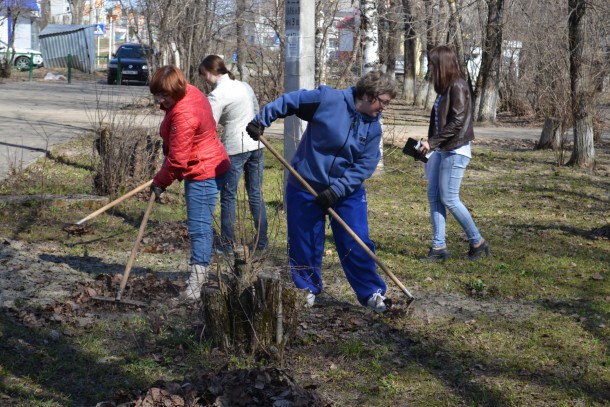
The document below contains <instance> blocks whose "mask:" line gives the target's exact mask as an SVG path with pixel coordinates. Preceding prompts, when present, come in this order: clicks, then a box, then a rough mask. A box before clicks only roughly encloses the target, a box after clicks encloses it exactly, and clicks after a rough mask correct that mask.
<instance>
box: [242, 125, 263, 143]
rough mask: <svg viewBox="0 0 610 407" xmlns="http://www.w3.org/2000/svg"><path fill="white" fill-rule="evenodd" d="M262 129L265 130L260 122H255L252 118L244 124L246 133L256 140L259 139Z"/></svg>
mask: <svg viewBox="0 0 610 407" xmlns="http://www.w3.org/2000/svg"><path fill="white" fill-rule="evenodd" d="M264 131H265V128H264V127H263V126H261V125H260V124H258V123H257V122H255V121H254V120H252V121H251V122H250V123H248V125H247V126H246V133H248V135H249V136H250V138H251V139H252V140H254V141H258V140H259V139H260V137H261V136H262V135H263V132H264Z"/></svg>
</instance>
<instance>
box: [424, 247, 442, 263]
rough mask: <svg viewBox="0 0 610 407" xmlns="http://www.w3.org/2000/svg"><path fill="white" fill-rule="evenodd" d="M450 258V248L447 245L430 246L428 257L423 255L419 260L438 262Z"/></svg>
mask: <svg viewBox="0 0 610 407" xmlns="http://www.w3.org/2000/svg"><path fill="white" fill-rule="evenodd" d="M448 258H449V250H447V248H446V247H443V248H442V249H435V248H434V247H431V248H430V251H429V252H428V256H427V257H422V258H421V259H419V261H426V262H437V261H447V259H448Z"/></svg>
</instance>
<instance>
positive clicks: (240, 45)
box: [235, 0, 249, 81]
mask: <svg viewBox="0 0 610 407" xmlns="http://www.w3.org/2000/svg"><path fill="white" fill-rule="evenodd" d="M236 7H237V8H236V14H235V34H236V36H237V71H238V72H239V79H240V80H242V81H246V80H248V76H249V75H248V69H247V68H246V55H247V51H246V34H245V29H244V24H245V23H246V21H245V19H244V13H245V11H246V0H237V3H236Z"/></svg>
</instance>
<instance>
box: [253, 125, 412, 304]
mask: <svg viewBox="0 0 610 407" xmlns="http://www.w3.org/2000/svg"><path fill="white" fill-rule="evenodd" d="M259 140H260V142H261V143H263V144H264V145H265V147H267V148H268V149H269V152H270V153H271V154H273V155H274V156H275V158H277V159H278V160H279V161H280V162H281V163H282V165H283V166H284V167H286V169H287V170H288V171H290V173H291V174H292V175H294V177H295V178H296V179H298V180H299V182H300V183H301V184H302V185H303V186H304V187H305V189H307V191H308V192H309V193H310V194H312V195H313V196H314V197H316V196H318V193H317V192H316V191H315V189H313V188H312V187H311V186H310V185H309V183H308V182H307V181H306V180H305V179H304V178H303V177H301V175H300V174H299V173H298V172H297V171H296V170H295V169H294V168H292V166H291V165H290V164H289V163H288V161H286V159H285V158H284V157H282V156H281V155H280V154H279V153H278V152H277V151H276V150H275V149H274V148H273V146H271V145H270V144H269V142H268V141H267V139H265V137H264V136H262V135H261V136H260V137H259ZM328 213H329V214H330V216H331V217H332V218H333V219H334V220H335V221H337V222H338V223H339V225H341V227H343V229H345V231H346V232H347V233H348V234H349V235H350V236H351V237H352V238H354V240H355V241H356V242H357V243H358V244H359V245H360V247H362V249H363V250H364V251H365V252H366V254H368V255H369V256H370V257H371V259H373V260H374V261H375V263H377V265H378V266H379V267H380V268H381V269H382V270H383V271H384V273H386V274H387V276H388V277H390V279H391V280H392V281H393V282H394V283H395V284H396V285H397V286H398V287H399V288H400V290H401V291H402V292H403V293H404V294H405V295H406V296H407V305H410V304H411V303H412V302H413V301H414V300H415V297H413V295H412V294H411V293H410V292H409V290H407V288H406V287H405V286H404V284H403V283H401V282H400V280H399V279H398V278H397V277H396V276H395V275H394V273H392V272H391V271H390V270H389V269H388V268H387V267H386V266H385V264H383V262H382V261H381V260H380V259H379V257H377V255H376V254H375V253H373V251H372V250H371V249H369V247H368V246H367V245H366V243H364V242H363V241H362V239H360V237H358V235H357V234H356V233H355V232H354V231H353V230H352V228H350V227H349V225H348V224H347V223H345V221H343V219H341V217H340V216H339V215H338V214H337V212H335V211H334V210H333V209H332V208H328Z"/></svg>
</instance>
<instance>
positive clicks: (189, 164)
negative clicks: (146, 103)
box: [153, 85, 231, 188]
mask: <svg viewBox="0 0 610 407" xmlns="http://www.w3.org/2000/svg"><path fill="white" fill-rule="evenodd" d="M161 109H162V110H165V109H164V108H163V107H161ZM160 132H161V138H162V139H163V146H164V151H163V152H164V153H165V161H164V162H163V166H162V167H161V169H160V170H159V172H158V173H157V175H155V178H154V180H153V182H154V183H155V184H156V185H158V186H160V187H162V188H166V187H167V186H169V185H170V184H171V183H172V182H174V180H179V181H181V180H183V179H188V180H194V181H201V180H204V179H208V178H213V177H216V176H217V175H221V174H224V173H225V172H226V171H227V170H228V169H229V167H230V165H231V162H230V161H229V156H228V155H227V152H226V151H225V149H224V147H223V145H222V143H221V142H220V140H219V139H218V135H217V134H216V122H215V121H214V116H213V115H212V107H211V106H210V102H208V99H207V98H206V97H205V95H204V94H203V93H202V92H201V91H200V90H199V89H197V88H196V87H194V86H193V85H188V87H187V89H186V95H185V96H184V97H183V98H182V99H180V101H178V103H176V104H175V105H174V106H173V107H172V108H171V109H169V110H166V111H165V118H164V119H163V122H161V131H160Z"/></svg>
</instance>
